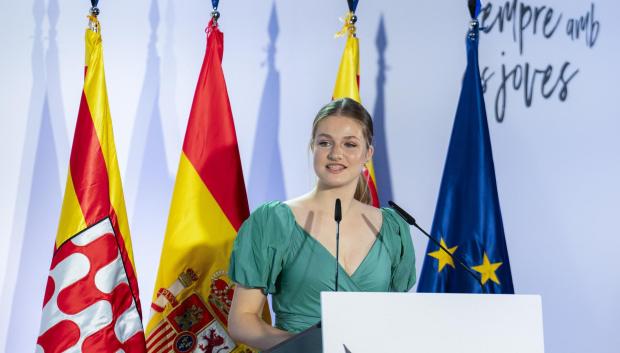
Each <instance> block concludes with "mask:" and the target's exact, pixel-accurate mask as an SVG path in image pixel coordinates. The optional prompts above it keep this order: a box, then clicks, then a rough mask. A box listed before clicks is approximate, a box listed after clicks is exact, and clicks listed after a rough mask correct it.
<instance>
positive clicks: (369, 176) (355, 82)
mask: <svg viewBox="0 0 620 353" xmlns="http://www.w3.org/2000/svg"><path fill="white" fill-rule="evenodd" d="M352 17H353V12H349V13H348V14H347V16H346V17H345V18H344V26H343V28H342V30H341V31H340V32H339V33H338V34H336V36H342V35H345V34H346V35H347V43H346V44H345V47H344V52H343V53H342V58H341V59H340V68H339V69H338V76H336V85H335V86H334V93H333V94H332V99H340V98H345V97H347V98H351V99H354V100H356V101H357V102H359V103H361V102H362V100H361V99H360V55H359V52H360V44H359V40H358V39H357V37H356V35H355V30H356V29H355V24H354V23H353V21H351V19H352ZM363 175H364V178H365V179H366V182H367V183H368V190H369V191H370V196H371V198H372V205H373V206H375V207H379V194H378V193H377V181H376V179H375V168H374V166H373V164H372V160H370V161H369V162H368V163H366V168H364V172H363Z"/></svg>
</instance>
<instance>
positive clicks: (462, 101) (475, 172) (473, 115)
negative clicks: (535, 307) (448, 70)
mask: <svg viewBox="0 0 620 353" xmlns="http://www.w3.org/2000/svg"><path fill="white" fill-rule="evenodd" d="M478 35H479V25H478V21H477V20H475V19H472V21H471V23H470V29H469V32H468V33H467V38H466V42H467V68H466V70H465V76H464V77H463V84H462V88H461V95H460V97H459V104H458V108H457V111H456V116H455V118H454V126H453V128H452V136H451V138H450V145H449V147H448V155H447V157H446V164H445V166H444V171H443V177H442V180H441V187H440V189H439V197H438V199H437V208H436V209H435V217H434V219H433V226H432V229H431V235H432V236H433V237H434V238H435V239H437V240H440V242H441V244H442V245H445V248H447V249H448V250H449V251H450V252H451V253H453V254H455V255H459V256H460V257H461V258H462V259H463V260H464V263H465V264H466V265H468V266H469V267H470V268H471V269H472V270H473V271H474V273H476V274H477V275H478V277H479V279H480V281H481V283H482V284H483V286H484V292H486V293H514V287H513V285H512V275H511V273H510V263H509V261H508V251H507V249H506V239H505V237H504V226H503V224H502V216H501V212H500V207H499V198H498V195H497V185H496V183H495V168H494V166H493V154H492V152H491V140H490V138H489V127H488V124H487V114H486V110H485V107H484V97H483V95H482V84H481V81H480V69H479V67H478ZM455 265H456V266H455ZM418 292H450V293H480V292H482V287H481V286H480V283H476V280H475V279H474V278H473V277H472V276H471V274H469V273H467V272H466V270H465V269H463V268H460V266H458V264H455V263H454V262H453V260H452V259H451V258H450V257H449V256H448V255H447V254H446V253H445V252H444V251H443V250H441V249H440V248H439V247H438V246H436V245H434V244H432V243H429V245H428V248H427V251H426V256H425V257H424V264H423V266H422V273H421V275H420V282H419V284H418Z"/></svg>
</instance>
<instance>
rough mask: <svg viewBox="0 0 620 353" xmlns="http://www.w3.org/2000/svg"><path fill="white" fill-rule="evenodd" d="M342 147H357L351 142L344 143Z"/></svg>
mask: <svg viewBox="0 0 620 353" xmlns="http://www.w3.org/2000/svg"><path fill="white" fill-rule="evenodd" d="M344 145H345V146H346V147H349V148H355V147H357V143H353V142H347V143H345V144H344Z"/></svg>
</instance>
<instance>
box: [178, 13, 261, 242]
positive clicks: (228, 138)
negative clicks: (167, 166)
mask: <svg viewBox="0 0 620 353" xmlns="http://www.w3.org/2000/svg"><path fill="white" fill-rule="evenodd" d="M208 28H209V29H208V33H207V49H206V53H205V57H204V61H203V63H202V68H201V70H200V76H199V78H198V84H197V86H196V92H195V94H194V102H193V103H192V109H191V112H190V116H189V121H188V124H187V132H186V134H185V141H184V143H183V152H184V153H185V155H186V156H187V158H188V159H189V161H190V162H191V163H192V165H193V166H194V168H195V169H196V171H197V172H198V174H199V175H200V178H201V179H202V181H203V182H204V183H205V185H206V186H207V188H208V189H209V192H211V194H212V195H213V197H214V198H215V200H216V201H217V203H218V204H219V205H220V207H221V208H222V210H223V211H224V214H226V217H227V218H228V219H229V221H230V223H231V224H232V226H233V227H234V228H235V230H238V229H239V227H240V226H241V223H242V222H243V221H244V220H245V219H246V218H247V217H248V216H249V214H250V211H249V208H248V202H247V194H246V191H245V184H244V180H243V171H242V170H241V158H240V156H239V148H238V146H237V136H236V132H235V124H234V121H233V117H232V111H231V108H230V102H229V100H228V92H227V90H226V82H225V79H224V72H223V71H222V63H221V61H222V49H223V44H224V42H223V40H224V38H223V34H222V32H220V30H219V29H218V28H217V27H213V26H211V25H209V27H208Z"/></svg>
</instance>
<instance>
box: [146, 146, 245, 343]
mask: <svg viewBox="0 0 620 353" xmlns="http://www.w3.org/2000/svg"><path fill="white" fill-rule="evenodd" d="M236 234H237V232H236V231H235V229H234V228H233V226H232V224H230V221H229V220H228V218H227V217H226V215H225V214H224V212H223V211H222V209H221V208H220V206H219V204H218V203H217V201H216V200H215V198H213V195H212V194H211V192H209V189H207V187H206V186H205V184H204V183H203V181H202V179H201V178H200V176H199V175H198V172H196V169H195V168H194V166H193V165H192V164H191V162H190V161H189V160H188V159H187V157H186V156H185V153H182V154H181V161H180V162H179V170H178V173H177V178H176V182H175V186H174V193H173V195H172V204H171V206H170V214H169V216H168V226H167V229H166V235H165V238H164V245H163V251H162V255H161V259H160V262H159V272H158V274H157V280H156V282H155V288H156V291H155V293H153V301H155V299H156V297H157V290H158V289H159V288H168V287H169V286H170V285H171V284H172V283H173V282H175V281H176V280H177V278H178V277H179V275H180V273H181V272H183V271H184V270H186V269H188V268H191V269H193V270H194V271H195V272H196V273H197V275H198V276H199V277H200V280H198V281H196V282H194V284H193V285H198V286H200V287H198V288H195V287H188V288H186V289H185V290H184V291H183V292H181V293H179V295H178V296H177V300H178V301H179V302H181V301H183V299H185V298H186V297H187V296H188V295H190V294H191V293H192V292H194V291H195V292H198V293H209V292H210V291H211V289H210V285H211V280H210V277H211V276H212V275H213V274H214V273H216V272H217V271H221V270H223V271H227V270H228V256H229V254H230V252H231V250H232V245H233V240H234V238H235V236H236ZM204 299H206V298H204ZM168 309H170V308H168ZM166 312H167V311H165V312H164V315H165V313H166ZM162 319H163V317H162V314H161V313H157V312H153V313H152V316H151V318H150V320H149V323H148V325H147V327H146V332H147V335H149V334H150V332H151V330H153V328H155V326H156V325H157V324H158V323H159V322H160V321H161V320H162Z"/></svg>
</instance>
